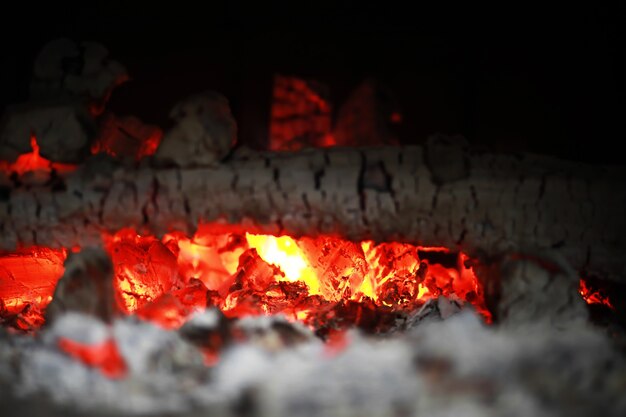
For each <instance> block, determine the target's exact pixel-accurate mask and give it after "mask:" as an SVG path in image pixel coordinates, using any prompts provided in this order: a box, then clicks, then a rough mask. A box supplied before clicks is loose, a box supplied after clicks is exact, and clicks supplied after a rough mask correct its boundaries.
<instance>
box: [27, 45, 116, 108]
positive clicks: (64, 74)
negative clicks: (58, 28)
mask: <svg viewBox="0 0 626 417" xmlns="http://www.w3.org/2000/svg"><path fill="white" fill-rule="evenodd" d="M127 79H128V74H127V72H126V69H125V68H124V66H123V65H122V64H120V63H119V62H117V61H114V60H111V59H109V52H108V50H107V49H106V48H105V47H104V46H103V45H101V44H99V43H95V42H81V43H77V42H74V41H72V40H70V39H67V38H60V39H55V40H53V41H51V42H49V43H47V44H46V45H45V46H44V47H43V48H42V50H41V52H40V53H39V55H38V56H37V58H36V59H35V64H34V68H33V80H32V82H31V96H32V97H33V98H36V99H41V98H48V97H60V96H61V97H67V96H70V97H75V96H80V97H83V98H87V99H89V100H92V101H93V102H92V103H91V104H98V105H102V104H103V103H104V102H105V101H106V100H107V99H108V96H109V95H110V93H111V91H112V90H113V88H115V87H116V86H118V85H119V84H121V83H122V82H124V81H126V80H127ZM94 110H97V109H96V108H94Z"/></svg>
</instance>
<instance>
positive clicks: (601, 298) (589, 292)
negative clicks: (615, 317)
mask: <svg viewBox="0 0 626 417" xmlns="http://www.w3.org/2000/svg"><path fill="white" fill-rule="evenodd" d="M578 292H579V293H580V295H581V296H582V297H583V300H585V302H586V303H587V304H600V305H603V306H605V307H608V308H610V309H611V310H614V307H613V305H612V304H611V301H610V300H609V297H608V296H607V295H606V294H605V293H604V292H603V291H602V290H601V289H597V288H593V287H592V286H591V285H589V284H588V283H587V281H585V280H584V279H581V280H580V283H579V286H578Z"/></svg>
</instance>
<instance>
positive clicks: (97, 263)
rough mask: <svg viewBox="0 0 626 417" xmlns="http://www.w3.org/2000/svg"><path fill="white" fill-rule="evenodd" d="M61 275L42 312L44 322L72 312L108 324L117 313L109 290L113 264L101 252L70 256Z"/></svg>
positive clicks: (89, 251)
mask: <svg viewBox="0 0 626 417" xmlns="http://www.w3.org/2000/svg"><path fill="white" fill-rule="evenodd" d="M64 266H65V272H64V274H63V276H62V277H61V279H60V280H59V282H58V283H57V286H56V288H55V290H54V296H53V297H52V302H51V303H50V304H49V305H48V308H47V309H46V323H49V322H51V321H53V320H54V319H55V318H56V317H57V316H58V315H60V314H61V313H62V312H64V311H76V312H81V313H84V314H88V315H92V316H94V317H98V318H100V319H102V320H104V321H107V322H109V321H110V320H111V319H112V318H113V316H114V315H115V312H116V311H117V307H116V301H115V292H114V290H113V264H112V263H111V259H110V258H109V255H108V254H107V253H106V252H105V251H104V250H102V249H96V248H85V249H83V250H82V251H80V252H79V253H70V254H69V256H68V258H67V260H66V261H65V265H64Z"/></svg>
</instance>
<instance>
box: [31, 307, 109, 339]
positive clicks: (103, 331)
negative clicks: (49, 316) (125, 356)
mask: <svg viewBox="0 0 626 417" xmlns="http://www.w3.org/2000/svg"><path fill="white" fill-rule="evenodd" d="M110 337H111V332H110V331H109V327H108V326H107V325H106V323H105V322H103V321H102V320H100V319H98V318H97V317H94V316H90V315H86V314H80V313H77V312H68V313H64V314H60V315H59V317H57V319H56V320H55V321H54V323H53V324H52V326H51V327H50V329H49V330H47V331H46V332H45V333H44V335H43V338H44V341H45V342H46V343H47V344H49V345H51V346H56V344H57V343H58V341H59V339H69V340H72V341H74V342H78V343H82V344H84V345H98V344H102V343H104V342H106V341H107V340H108V339H109V338H110Z"/></svg>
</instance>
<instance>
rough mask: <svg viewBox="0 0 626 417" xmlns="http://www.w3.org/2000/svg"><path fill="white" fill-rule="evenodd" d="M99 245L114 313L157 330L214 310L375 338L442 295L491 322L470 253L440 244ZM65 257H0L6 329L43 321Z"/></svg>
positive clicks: (118, 239)
mask: <svg viewBox="0 0 626 417" xmlns="http://www.w3.org/2000/svg"><path fill="white" fill-rule="evenodd" d="M105 241H106V249H107V251H108V253H109V255H110V256H111V259H112V262H113V267H114V278H113V279H114V289H115V297H116V300H117V305H118V307H119V310H120V311H122V312H123V313H125V314H136V315H137V316H139V317H140V318H142V319H145V320H150V321H154V322H156V323H158V324H160V325H161V326H163V327H165V328H178V327H180V326H181V325H182V324H183V323H184V322H185V320H186V318H187V317H188V316H189V315H190V314H191V313H193V312H195V311H198V310H204V309H205V308H207V307H211V306H215V307H219V309H220V310H222V311H223V312H224V314H225V315H226V316H227V317H231V318H232V317H242V316H247V315H269V314H284V315H285V316H286V317H288V318H289V319H292V320H299V321H302V322H303V323H305V324H306V325H308V326H310V327H312V328H314V329H315V330H317V331H318V332H320V334H321V335H325V334H328V333H329V332H331V331H333V330H337V329H342V328H346V327H349V326H358V327H361V328H363V329H365V330H367V331H371V332H380V331H384V330H385V329H386V328H387V327H389V326H390V325H391V324H392V323H393V322H394V320H396V319H397V318H398V314H402V313H408V312H410V311H413V310H415V309H417V308H419V307H420V306H422V305H423V304H424V303H425V302H426V301H428V300H430V299H434V298H437V297H439V296H440V295H442V296H446V297H451V298H453V299H456V300H458V301H459V302H460V303H462V302H469V303H471V304H472V305H474V307H475V308H476V309H477V310H478V311H479V312H481V313H482V314H483V315H484V316H485V318H486V319H487V320H489V317H490V316H489V313H488V311H487V310H486V309H485V307H484V302H483V294H482V289H481V287H480V286H479V284H478V280H477V279H476V276H475V275H474V273H473V270H472V267H471V262H470V260H469V259H468V257H467V256H466V255H464V254H462V253H461V254H458V255H455V254H453V253H451V252H450V251H448V250H446V249H443V248H430V249H429V248H421V247H417V246H413V245H409V244H403V243H393V242H390V243H380V244H376V243H374V242H371V241H364V242H361V243H355V242H350V241H346V240H343V239H340V238H337V237H330V236H319V237H316V238H310V237H303V238H299V239H295V238H292V237H289V236H272V235H261V234H255V233H247V232H241V231H237V232H232V233H224V230H223V229H220V230H218V229H216V228H213V227H212V226H210V225H204V226H202V227H201V228H200V229H199V231H198V233H196V235H195V236H194V237H193V238H189V237H187V236H185V235H184V234H182V233H170V234H167V235H165V236H163V238H161V239H158V238H156V237H154V236H141V235H138V234H137V233H136V232H135V231H134V230H132V229H123V230H121V231H119V232H118V233H116V234H114V235H112V236H108V237H107V238H106V239H105ZM65 254H66V251H65V250H57V251H55V250H52V249H47V248H31V249H26V250H21V251H19V252H17V253H12V254H5V255H4V256H2V257H1V258H0V267H1V271H2V277H1V279H2V287H0V295H1V297H2V301H3V305H2V312H1V317H2V319H3V320H4V322H5V323H6V324H8V325H10V326H12V327H16V328H18V329H21V330H29V329H36V328H38V327H39V326H40V325H41V324H42V323H43V322H44V318H43V313H44V311H45V308H46V306H47V305H48V303H49V302H50V301H51V299H52V294H53V292H54V288H55V284H56V282H57V280H58V279H59V278H60V277H61V276H62V274H63V262H64V260H65ZM437 258H442V259H444V261H441V260H438V259H437Z"/></svg>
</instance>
